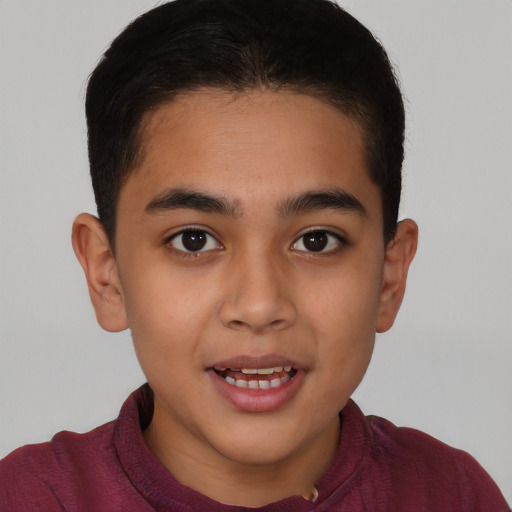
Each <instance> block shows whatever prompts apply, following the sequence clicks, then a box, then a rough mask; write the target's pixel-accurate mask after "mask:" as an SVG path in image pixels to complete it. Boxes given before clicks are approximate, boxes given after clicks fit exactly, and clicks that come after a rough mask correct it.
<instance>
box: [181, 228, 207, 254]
mask: <svg viewBox="0 0 512 512" xmlns="http://www.w3.org/2000/svg"><path fill="white" fill-rule="evenodd" d="M181 241H182V243H183V247H185V249H187V251H192V252H193V251H200V250H201V249H202V248H203V247H204V246H205V244H206V233H205V232H204V231H185V233H183V235H182V239H181Z"/></svg>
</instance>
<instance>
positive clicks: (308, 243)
mask: <svg viewBox="0 0 512 512" xmlns="http://www.w3.org/2000/svg"><path fill="white" fill-rule="evenodd" d="M328 242H329V239H328V238H327V234H326V233H324V232H323V231H312V232H311V233H307V234H306V235H304V236H303V237H302V243H303V244H304V247H305V249H306V250H307V251H312V252H320V251H323V250H324V249H325V248H326V247H327V243H328Z"/></svg>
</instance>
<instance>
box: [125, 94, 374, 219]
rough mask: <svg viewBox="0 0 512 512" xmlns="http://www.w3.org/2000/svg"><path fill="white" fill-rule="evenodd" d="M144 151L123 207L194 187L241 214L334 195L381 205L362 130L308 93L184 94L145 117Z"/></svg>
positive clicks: (130, 179)
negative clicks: (297, 197) (291, 199)
mask: <svg viewBox="0 0 512 512" xmlns="http://www.w3.org/2000/svg"><path fill="white" fill-rule="evenodd" d="M140 148H141V157H140V158H139V164H138V166H137V168H136V169H135V171H134V172H133V173H132V174H131V175H130V177H129V178H128V180H127V183H126V185H125V187H123V190H122V191H121V196H120V201H121V202H126V200H127V198H126V196H128V195H131V196H132V199H136V198H140V197H141V195H146V196H147V197H146V198H147V199H150V198H152V197H155V196H157V195H158V194H160V193H161V192H162V191H163V190H165V189H169V188H176V187H189V188H194V189H198V188H199V189H201V190H204V191H205V192H209V193H214V194H215V195H227V196H229V197H230V198H231V199H232V200H233V201H235V202H237V203H240V205H241V207H242V209H243V203H246V202H248V201H249V200H251V201H252V202H255V201H258V200H259V199H260V200H262V201H266V202H268V201H269V200H270V199H271V198H275V199H276V200H280V201H281V200H282V198H283V197H284V196H286V194H288V195H290V194H292V193H297V194H299V193H301V192H304V191H307V190H318V189H332V188H343V189H344V190H345V189H348V190H347V192H349V193H350V194H353V195H356V196H362V198H363V200H365V201H373V202H377V203H380V197H379V193H378V190H377V188H376V186H375V185H374V184H373V182H372V181H371V180H370V178H369V174H368V171H367V167H366V160H365V148H364V143H363V136H362V129H361V127H360V125H359V124H358V123H357V122H356V121H355V120H353V119H352V118H350V117H348V116H346V115H344V114H343V113H341V112H340V111H338V110H336V109H335V108H334V107H332V106H330V105H328V104H326V103H324V102H322V101H320V100H318V99H315V98H313V97H311V96H308V95H304V94H296V93H292V92H283V91H280V92H271V91H249V92H244V93H237V94H233V93H228V92H224V91H219V90H216V89H213V90H212V89H205V90H200V91H195V92H190V93H187V94H182V95H180V96H178V97H177V98H176V99H175V100H174V101H172V102H170V103H168V104H165V105H163V106H161V107H159V108H158V109H156V110H154V111H152V112H150V113H148V114H147V115H146V117H145V118H144V120H143V123H142V128H141V137H140ZM124 189H126V190H124ZM129 190H131V191H132V192H133V193H134V194H135V196H134V195H133V194H129V193H128V192H129ZM123 196H125V197H124V199H123Z"/></svg>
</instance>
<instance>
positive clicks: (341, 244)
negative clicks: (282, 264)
mask: <svg viewBox="0 0 512 512" xmlns="http://www.w3.org/2000/svg"><path fill="white" fill-rule="evenodd" d="M317 232H320V233H324V234H326V235H327V236H329V237H334V238H335V239H336V241H337V246H336V247H334V248H332V249H328V250H321V251H308V250H307V249H306V248H304V249H297V248H296V245H297V244H298V243H299V241H300V240H301V239H303V238H304V237H305V236H306V235H308V234H310V233H317ZM349 245H350V243H349V241H348V240H347V237H346V236H345V235H343V234H342V233H339V232H337V231H336V230H334V229H333V228H326V227H322V226H313V227H309V228H307V229H306V230H304V231H302V233H300V234H299V235H298V236H297V237H296V238H295V240H294V241H293V242H292V245H291V248H292V249H293V250H295V251H297V252H300V253H306V254H308V255H318V256H322V255H324V256H326V255H329V254H333V253H336V252H338V251H340V250H342V249H343V248H345V247H347V246H349Z"/></svg>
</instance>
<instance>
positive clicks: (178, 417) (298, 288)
mask: <svg viewBox="0 0 512 512" xmlns="http://www.w3.org/2000/svg"><path fill="white" fill-rule="evenodd" d="M143 126H144V128H143V132H142V134H143V137H142V147H143V153H142V155H143V157H142V159H141V161H140V163H139V165H138V168H137V169H136V170H135V171H134V172H133V173H132V174H131V175H130V177H129V178H128V180H127V181H126V183H125V185H124V186H123V188H122V190H121V192H120V197H119V204H118V212H117V231H116V241H115V244H116V251H115V257H114V255H113V252H112V250H111V248H110V247H109V244H108V241H107V238H106V236H105V233H104V232H103V230H102V228H101V224H100V223H99V221H98V220H97V219H95V218H94V217H92V216H90V215H87V214H82V215H80V216H79V217H78V218H77V219H76V221H75V224H74V228H73V245H74V248H75V252H76V254H77V257H78V259H79V260H80V262H81V264H82V266H83V268H84V271H85V274H86V277H87V281H88V285H89V291H90V295H91V299H92V302H93V304H94V306H95V310H96V314H97V318H98V321H99V323H100V325H102V326H103V327H104V328H105V329H107V330H111V331H118V330H122V329H125V328H130V329H131V332H132V336H133V341H134V345H135V349H136V353H137V356H138V359H139V361H140V364H141V367H142V369H143V371H144V373H145V375H146V377H147V379H148V382H149V384H150V385H151V387H152V389H153V391H154V393H155V413H154V417H153V420H152V422H151V424H150V425H149V427H148V429H147V430H146V431H145V432H144V436H145V440H146V443H147V444H148V446H149V448H150V450H151V451H152V452H153V453H154V454H155V456H156V457H157V458H158V459H159V460H160V461H161V462H162V464H163V465H164V466H165V467H166V468H167V469H168V470H169V471H171V472H172V474H173V475H174V477H175V478H176V479H177V480H179V481H180V482H182V483H183V484H185V485H187V486H189V487H191V488H193V489H196V490H198V491H199V492H201V493H203V494H205V495H207V496H210V497H211V498H213V499H215V500H217V501H220V502H223V503H229V504H234V505H243V506H251V507H255V506H262V505H265V504H267V503H270V502H273V501H276V500H279V499H282V498H285V497H287V496H291V495H302V496H304V497H306V498H308V497H309V496H310V495H311V492H312V489H313V485H314V482H315V481H316V480H317V479H318V478H319V477H320V476H321V475H322V473H323V472H325V470H326V469H327V467H328V466H329V464H330V462H331V461H332V459H333V457H334V455H335V453H336V450H337V448H338V443H339V436H340V423H339V418H338V413H339V411H340V410H341V409H342V408H343V407H344V405H345V404H346V403H347V401H348V399H349V397H350V396H351V394H352V393H353V391H354V390H355V389H356V387H357V386H358V384H359V383H360V382H361V380H362V378H363V376H364V373H365V371H366V369H367V367H368V364H369V362H370V358H371V354H372V350H373V346H374V340H375V333H376V332H381V331H385V330H387V329H389V328H390V327H391V325H392V324H393V321H394V318H395V316H396V314H397V312H398V309H399V307H400V303H401V301H402V297H403V294H404V290H405V282H406V277H407V271H408V267H409V264H410V262H411V260H412V258H413V256H414V252H415V249H416V241H417V227H416V225H415V224H414V222H412V221H410V220H406V221H403V222H402V223H400V225H399V228H398V233H397V236H396V238H395V240H393V241H392V242H391V243H390V244H388V246H387V247H385V246H384V243H383V235H382V211H381V198H380V191H379V189H378V187H377V186H376V185H375V184H374V183H373V182H372V181H371V180H370V178H369V175H368V172H367V170H366V164H365V159H364V146H363V142H362V136H361V130H360V127H359V126H358V124H357V123H356V122H354V121H353V120H352V119H350V118H349V117H347V116H345V115H343V114H341V113H340V112H339V111H337V110H335V109H334V108H332V107H331V106H328V105H326V104H324V103H322V102H320V101H319V100H316V99H314V98H312V97H309V96H307V95H298V94H292V93H288V92H270V91H251V92H247V93H243V94H239V95H236V96H235V95H232V94H230V93H227V92H221V91H216V90H204V91H200V92H194V93H189V94H185V95H182V96H181V97H179V98H178V99H177V100H175V101H174V102H172V103H170V104H168V105H165V106H163V107H161V108H159V109H158V110H156V111H154V112H152V113H151V114H149V115H148V116H147V117H146V119H145V122H144V125H143ZM177 189H178V190H180V191H183V190H186V191H187V192H190V191H193V193H194V194H195V196H194V197H197V195H198V194H202V195H207V196H209V197H214V198H217V199H219V200H222V202H223V204H224V206H225V207H224V208H223V209H221V210H222V211H217V210H218V208H217V210H215V208H213V210H215V211H204V210H208V208H205V206H204V201H203V203H201V204H202V206H200V207H197V204H196V203H197V202H196V203H194V204H189V205H187V206H186V207H184V206H183V204H181V205H178V206H177V205H176V204H175V203H176V201H174V204H172V205H171V203H172V202H173V201H167V202H166V201H165V200H162V198H165V196H166V194H167V198H168V197H169V191H171V192H172V191H176V190H177ZM319 191H321V192H322V193H324V192H326V191H327V192H330V193H331V192H333V191H336V192H337V193H339V192H340V191H342V193H343V194H346V195H349V197H351V198H355V199H356V202H357V203H358V204H359V205H360V206H361V208H359V207H357V208H355V209H354V208H347V207H342V205H341V206H340V205H338V206H337V207H336V208H334V207H332V205H331V206H330V207H329V206H328V205H326V204H323V203H322V201H320V204H317V205H316V206H315V207H314V208H302V209H301V208H292V207H290V203H291V202H293V199H294V198H297V197H299V196H303V195H304V194H312V193H318V192H319ZM171 195H172V194H171ZM173 197H174V199H175V198H176V196H173ZM324 202H325V201H324ZM285 205H288V208H286V206H285ZM171 206H172V207H171ZM209 210H212V208H209ZM191 226H192V227H193V228H194V229H195V230H200V231H202V232H203V233H204V234H205V236H207V244H206V245H205V246H204V249H203V250H200V251H197V252H195V253H189V252H186V251H185V248H184V246H183V242H184V241H185V242H186V240H187V237H186V236H185V238H183V235H182V234H180V233H182V232H183V230H184V229H185V228H190V227H191ZM313 229H314V230H317V231H318V230H321V231H322V233H323V234H324V236H325V237H326V240H327V241H328V245H327V246H326V247H325V248H323V249H322V250H321V251H311V250H308V248H309V247H310V246H308V245H307V244H306V243H305V241H307V240H306V239H305V238H304V234H305V233H306V232H310V231H311V230H313ZM315 236H317V237H318V233H317V235H315ZM189 238H190V237H189ZM269 355H271V356H272V357H281V358H287V359H288V360H291V361H293V362H294V366H297V367H298V368H299V372H298V374H297V377H296V380H295V381H294V383H293V385H294V386H295V387H294V388H293V389H294V392H293V393H290V396H288V395H287V397H286V399H285V400H284V401H283V402H282V403H281V402H280V403H278V406H277V407H273V408H270V409H269V410H265V411H263V412H252V411H247V410H243V408H242V409H241V408H240V407H238V406H236V405H234V404H233V403H232V402H231V401H229V400H227V399H226V398H225V397H224V396H222V394H221V393H220V392H219V388H218V386H217V384H218V381H216V380H215V379H220V377H218V376H217V375H216V374H215V373H214V372H213V371H212V370H211V368H212V366H215V365H216V364H218V363H222V362H223V361H226V360H228V359H230V358H236V357H244V358H248V360H249V361H251V362H253V363H254V361H257V360H258V359H257V358H265V357H269ZM250 358H256V359H250ZM267 362H268V360H267ZM221 366H222V364H221ZM256 366H257V365H256ZM263 366H265V365H263ZM267 366H268V365H267ZM215 382H217V384H215ZM244 396H246V395H244ZM251 396H252V395H251ZM249 402H250V399H249ZM253 402H254V403H256V402H257V401H253ZM253 402H250V403H251V404H253ZM259 403H260V402H257V404H256V406H255V407H259V405H258V404H259ZM253 405H254V404H253ZM253 405H250V406H251V407H252V406H253Z"/></svg>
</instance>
